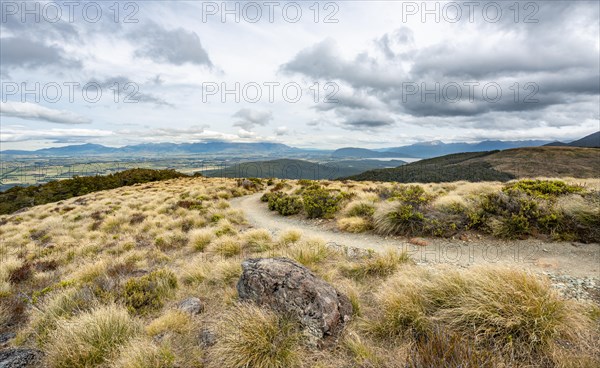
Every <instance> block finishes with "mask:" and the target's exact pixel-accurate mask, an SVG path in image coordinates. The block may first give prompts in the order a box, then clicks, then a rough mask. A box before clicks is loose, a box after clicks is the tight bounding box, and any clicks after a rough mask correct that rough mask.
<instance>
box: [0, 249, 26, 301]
mask: <svg viewBox="0 0 600 368" xmlns="http://www.w3.org/2000/svg"><path fill="white" fill-rule="evenodd" d="M22 265H23V261H22V260H20V259H18V258H16V257H6V258H4V259H2V262H0V297H5V296H9V295H10V294H11V293H12V289H13V288H12V284H11V282H10V277H11V274H12V273H13V272H14V271H16V270H17V269H19V268H20V267H21V266H22Z"/></svg>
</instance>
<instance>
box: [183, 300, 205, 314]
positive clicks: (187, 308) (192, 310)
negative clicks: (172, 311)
mask: <svg viewBox="0 0 600 368" xmlns="http://www.w3.org/2000/svg"><path fill="white" fill-rule="evenodd" d="M177 309H179V310H181V311H183V312H186V313H189V314H191V315H196V314H200V313H202V312H204V304H202V302H201V301H200V299H199V298H196V297H190V298H187V299H184V300H182V301H181V302H179V304H177Z"/></svg>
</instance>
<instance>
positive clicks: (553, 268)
mask: <svg viewBox="0 0 600 368" xmlns="http://www.w3.org/2000/svg"><path fill="white" fill-rule="evenodd" d="M261 195H262V193H258V194H253V195H250V196H245V197H239V198H234V199H232V200H231V201H230V203H231V206H232V208H234V209H239V210H242V211H243V212H244V213H245V215H246V219H247V220H248V222H249V224H250V225H251V226H253V227H255V228H263V229H267V230H269V231H270V232H272V233H273V234H275V235H277V234H278V233H280V232H281V231H284V230H287V229H298V230H300V231H301V232H302V234H303V235H302V236H303V237H304V238H312V237H317V238H321V239H323V240H324V241H326V242H327V243H335V244H338V245H341V246H347V247H353V248H363V249H373V250H375V251H378V252H381V251H384V250H386V249H390V248H396V249H401V250H406V251H407V252H408V253H409V254H410V255H411V257H412V258H413V259H415V261H417V263H443V264H449V265H454V266H463V267H464V266H470V265H473V264H505V265H510V266H517V267H521V268H525V269H531V270H533V271H538V272H548V273H552V274H568V275H571V276H575V277H594V278H597V277H600V246H599V244H580V243H569V242H543V241H541V240H537V239H528V240H518V241H503V240H498V239H491V238H483V239H477V240H473V241H461V240H451V239H438V238H429V239H427V242H428V243H429V245H427V246H416V245H413V244H410V243H409V242H408V241H407V239H406V238H400V237H388V238H385V237H382V236H379V235H375V234H350V233H344V232H339V231H337V230H335V229H332V228H331V226H326V225H323V224H322V223H320V222H318V221H314V220H304V219H300V218H298V217H283V216H280V215H278V214H277V213H276V212H271V211H269V209H268V208H267V205H266V204H265V203H262V202H261V201H260V197H261Z"/></svg>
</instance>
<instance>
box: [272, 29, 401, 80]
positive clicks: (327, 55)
mask: <svg viewBox="0 0 600 368" xmlns="http://www.w3.org/2000/svg"><path fill="white" fill-rule="evenodd" d="M337 48H338V46H337V44H336V42H335V41H334V40H333V39H330V38H328V39H325V40H323V41H322V42H320V43H318V44H316V45H314V46H312V47H309V48H306V49H304V50H301V51H300V52H299V53H298V54H297V55H296V56H295V57H294V58H293V59H292V60H291V61H289V62H288V63H285V64H283V65H281V67H280V70H281V71H282V72H283V73H286V74H294V73H299V74H304V75H306V76H310V77H312V78H316V79H325V80H330V81H331V80H341V81H345V82H347V83H348V84H350V85H352V86H353V87H372V88H389V87H394V86H395V85H397V84H399V83H401V82H402V80H406V79H405V78H404V77H405V74H404V73H403V71H402V69H401V68H399V67H397V66H395V65H388V64H382V63H380V62H379V61H378V60H376V59H374V58H372V57H371V56H369V55H368V54H367V53H361V54H359V55H357V56H356V58H355V59H354V60H351V61H347V60H344V59H342V58H340V56H339V55H340V53H339V52H338V51H337Z"/></svg>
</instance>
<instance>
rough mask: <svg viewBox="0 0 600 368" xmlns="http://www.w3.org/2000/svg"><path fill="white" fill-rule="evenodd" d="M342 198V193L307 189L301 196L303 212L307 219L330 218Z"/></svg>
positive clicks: (337, 208)
mask: <svg viewBox="0 0 600 368" xmlns="http://www.w3.org/2000/svg"><path fill="white" fill-rule="evenodd" d="M344 198H345V196H344V194H343V193H339V192H335V191H331V190H327V189H324V188H313V189H308V190H306V191H305V192H304V193H303V194H302V201H303V203H304V211H305V212H306V216H307V217H308V218H332V217H333V216H334V215H335V213H336V212H337V211H338V210H339V205H340V202H341V201H342V200H343V199H344Z"/></svg>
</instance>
